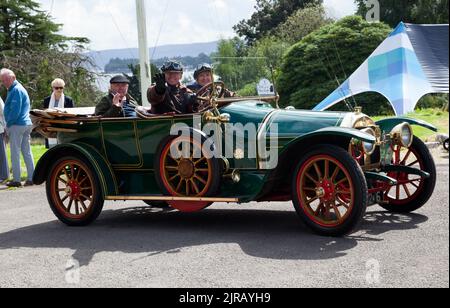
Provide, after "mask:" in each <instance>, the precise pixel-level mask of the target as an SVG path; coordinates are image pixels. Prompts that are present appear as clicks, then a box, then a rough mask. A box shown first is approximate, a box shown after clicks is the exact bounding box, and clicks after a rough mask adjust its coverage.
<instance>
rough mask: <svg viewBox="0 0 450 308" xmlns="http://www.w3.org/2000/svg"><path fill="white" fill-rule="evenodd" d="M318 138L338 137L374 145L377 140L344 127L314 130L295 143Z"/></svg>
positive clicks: (356, 130)
mask: <svg viewBox="0 0 450 308" xmlns="http://www.w3.org/2000/svg"><path fill="white" fill-rule="evenodd" d="M318 136H338V137H346V138H350V139H353V138H355V139H358V140H361V141H364V142H369V143H375V142H376V141H377V139H376V138H375V137H374V136H372V135H370V134H367V133H364V132H362V131H360V130H358V129H354V128H346V127H326V128H322V129H319V130H316V131H314V132H312V133H309V134H306V135H303V136H301V137H299V138H296V139H295V140H294V142H295V141H301V140H303V139H307V138H312V137H318Z"/></svg>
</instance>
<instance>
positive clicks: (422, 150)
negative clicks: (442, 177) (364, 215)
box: [380, 137, 436, 213]
mask: <svg viewBox="0 0 450 308" xmlns="http://www.w3.org/2000/svg"><path fill="white" fill-rule="evenodd" d="M394 152H395V155H394V160H393V165H398V166H407V167H411V168H416V169H418V170H421V171H425V172H427V173H429V174H430V177H429V178H427V179H425V178H422V177H420V176H417V175H410V174H406V173H403V172H390V173H388V176H390V177H392V178H394V179H396V180H397V182H398V183H397V185H393V186H391V187H390V188H389V189H388V190H387V191H386V193H385V198H386V200H387V202H386V203H382V204H380V206H381V207H383V208H384V209H386V210H388V211H390V212H395V213H409V212H414V211H416V210H418V209H420V208H421V207H422V206H424V205H425V204H426V203H427V202H428V200H430V198H431V196H432V195H433V192H434V189H435V187H436V165H435V163H434V158H433V155H431V153H430V150H428V147H427V146H426V145H425V143H424V142H423V141H422V140H420V139H419V138H417V137H414V141H413V143H412V145H411V147H409V148H408V149H406V148H402V147H396V148H395V151H394Z"/></svg>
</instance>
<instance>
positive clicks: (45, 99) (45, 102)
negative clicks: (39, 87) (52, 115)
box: [42, 97, 50, 110]
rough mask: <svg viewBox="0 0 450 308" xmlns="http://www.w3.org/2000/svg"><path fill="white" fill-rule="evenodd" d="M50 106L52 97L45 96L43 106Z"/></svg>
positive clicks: (46, 107) (45, 107)
mask: <svg viewBox="0 0 450 308" xmlns="http://www.w3.org/2000/svg"><path fill="white" fill-rule="evenodd" d="M48 106H50V97H46V98H44V103H43V104H42V107H44V110H45V109H48Z"/></svg>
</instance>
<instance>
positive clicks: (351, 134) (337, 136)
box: [280, 127, 376, 155]
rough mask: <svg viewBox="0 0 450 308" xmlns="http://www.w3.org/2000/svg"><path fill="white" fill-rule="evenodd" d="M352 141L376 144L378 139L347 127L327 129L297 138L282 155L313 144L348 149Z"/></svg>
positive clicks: (287, 146) (304, 148)
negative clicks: (331, 145)
mask: <svg viewBox="0 0 450 308" xmlns="http://www.w3.org/2000/svg"><path fill="white" fill-rule="evenodd" d="M351 139H357V140H361V141H363V142H369V143H375V142H376V138H375V137H374V136H372V135H370V134H367V133H364V132H362V131H360V130H357V129H353V128H345V127H327V128H322V129H319V130H317V131H314V132H311V133H309V134H306V135H303V136H301V137H298V138H295V139H294V140H292V141H291V142H289V144H287V145H286V147H285V148H284V149H283V151H282V152H281V153H280V154H282V155H283V154H285V153H288V152H289V151H290V150H291V149H293V148H294V149H297V148H299V146H300V145H301V149H302V150H306V149H308V147H309V146H310V145H312V144H319V143H321V144H327V143H328V144H334V145H337V146H341V147H343V148H348V145H349V143H350V140H351Z"/></svg>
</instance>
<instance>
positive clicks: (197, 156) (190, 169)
mask: <svg viewBox="0 0 450 308" xmlns="http://www.w3.org/2000/svg"><path fill="white" fill-rule="evenodd" d="M205 151H207V150H206V149H205V148H204V147H203V143H202V142H199V141H197V140H195V139H194V138H192V137H177V138H175V139H172V140H170V141H169V142H167V143H166V144H165V145H164V147H163V148H162V151H161V153H160V159H159V177H158V180H159V181H158V182H159V183H161V184H162V188H163V190H164V192H166V194H167V195H170V196H175V197H208V196H214V194H215V193H216V192H217V190H218V187H219V184H220V177H221V174H220V164H219V162H218V160H217V159H216V158H214V157H211V154H210V153H206V152H205ZM209 157H211V158H209ZM169 204H170V205H171V206H172V207H174V208H176V209H178V210H180V211H183V212H196V211H200V210H202V209H204V208H206V207H208V206H209V205H210V202H186V201H183V202H175V201H172V202H169Z"/></svg>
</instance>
